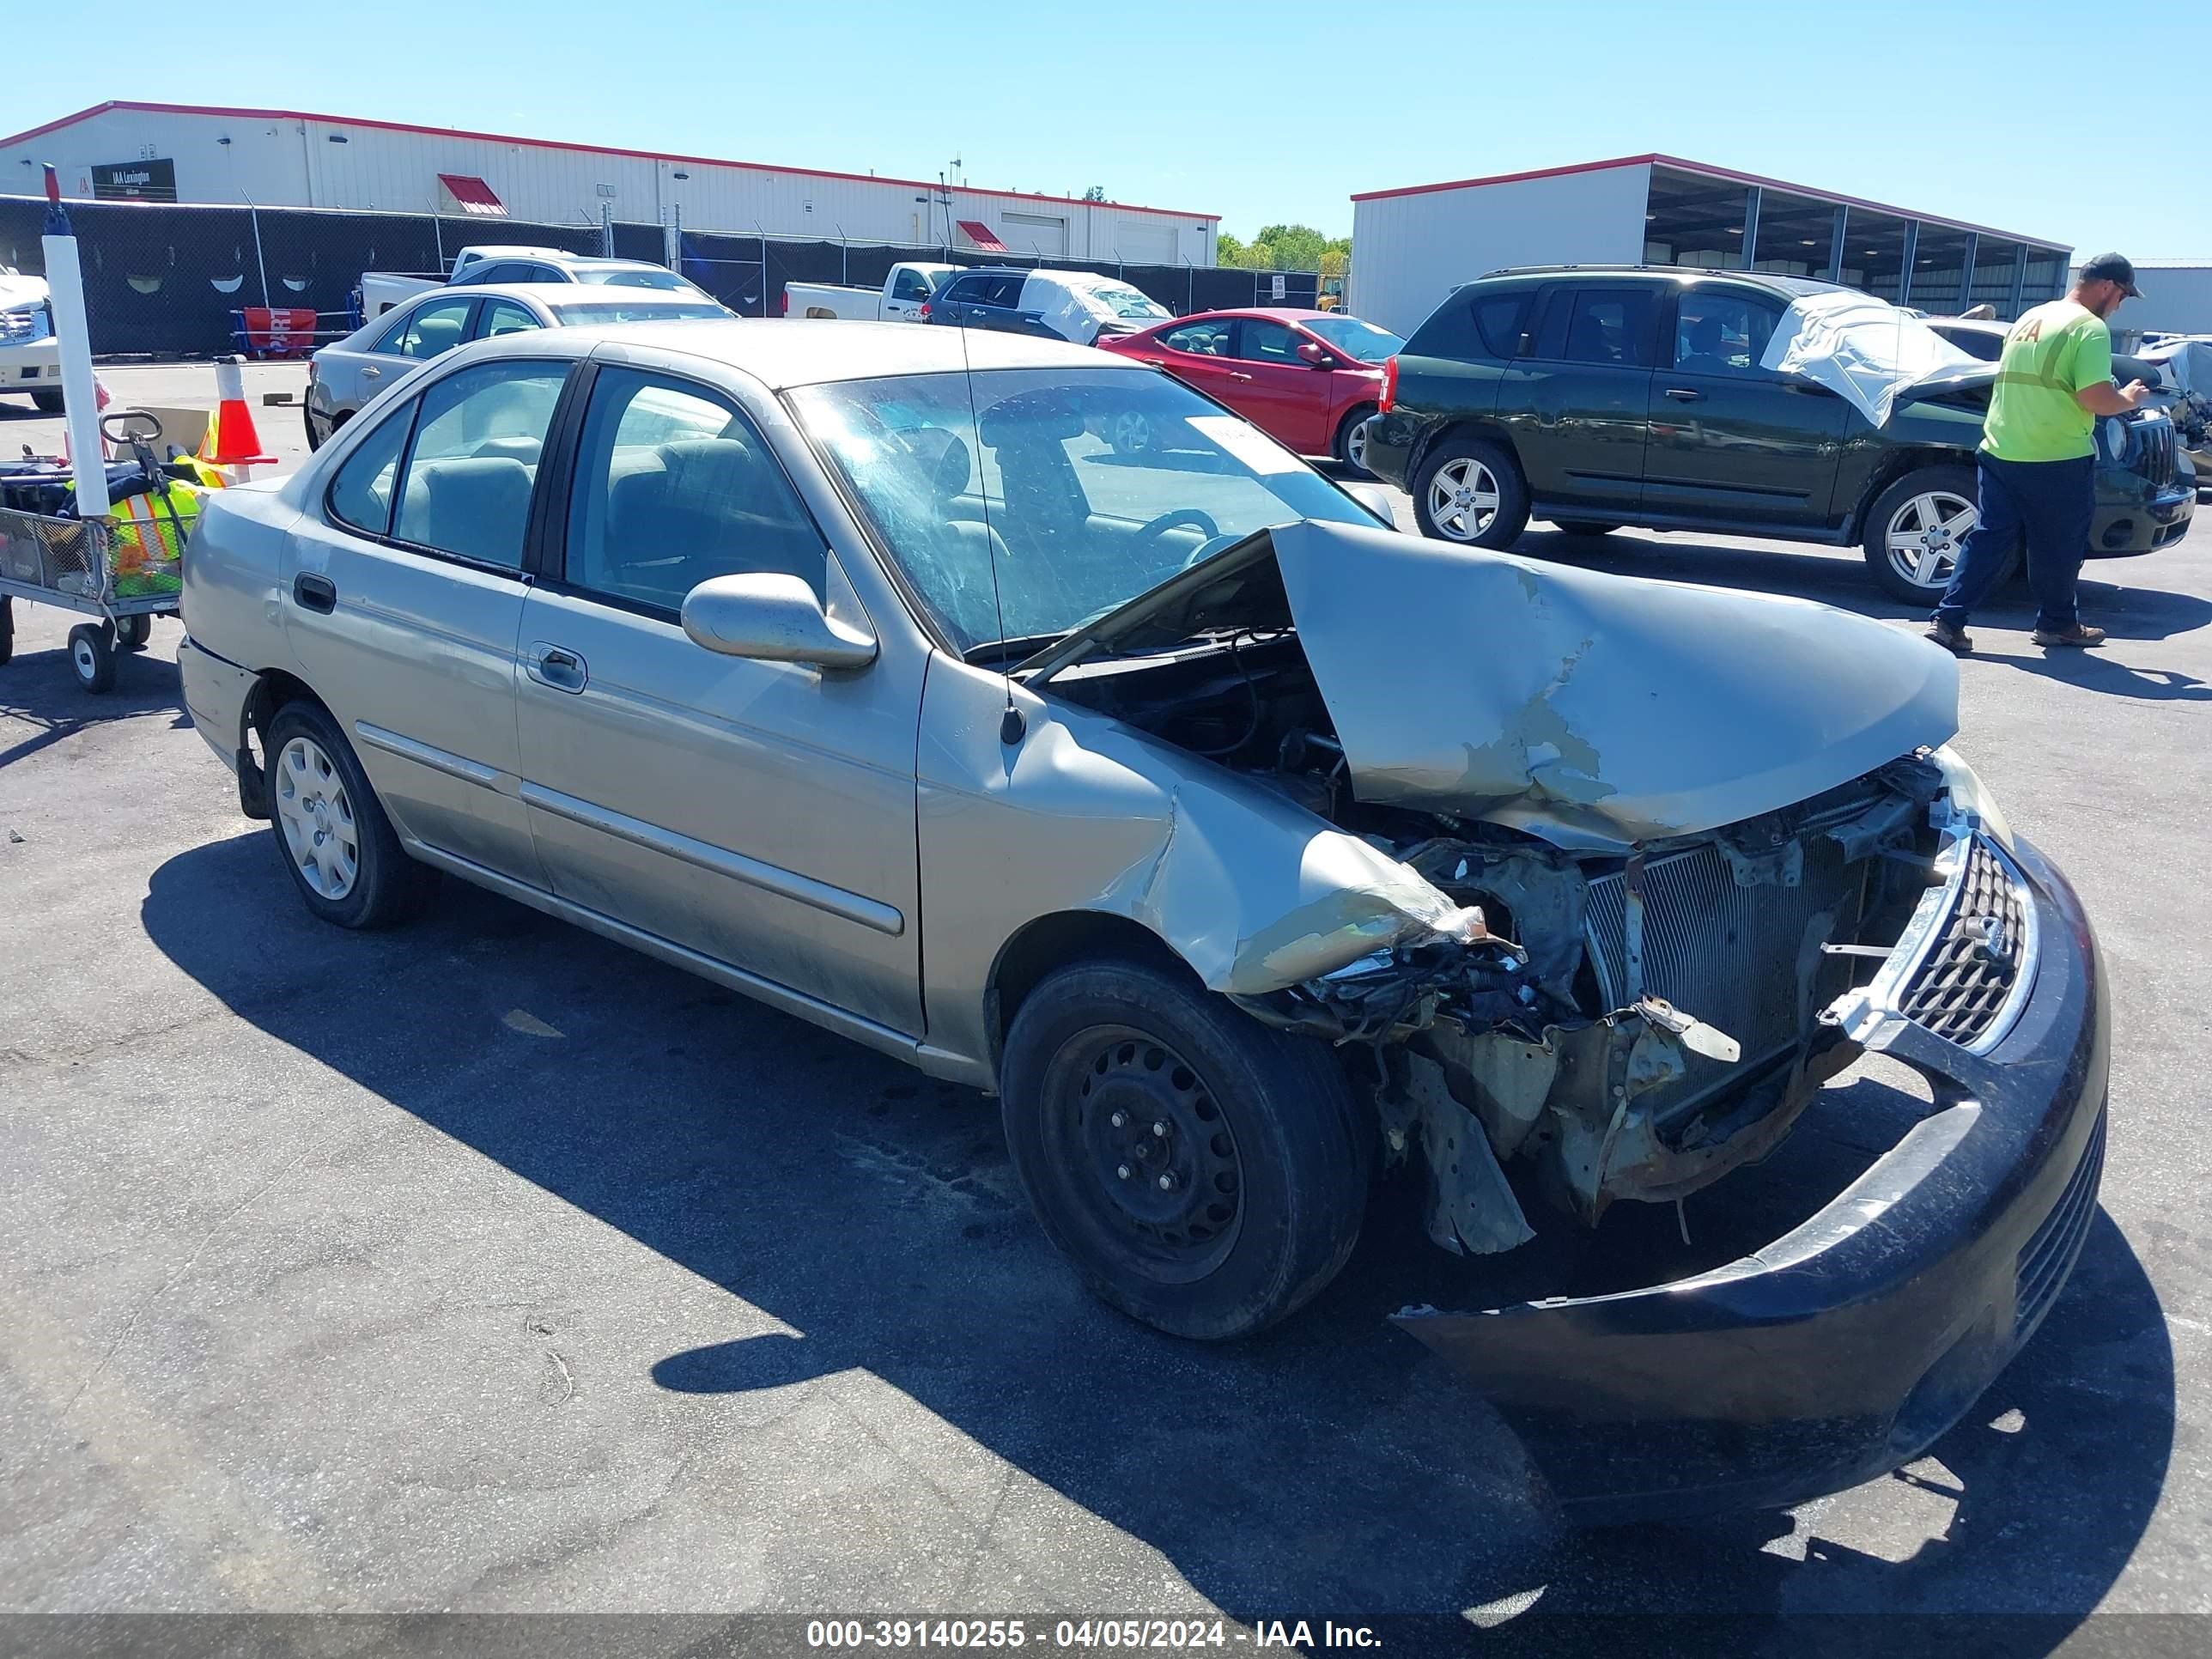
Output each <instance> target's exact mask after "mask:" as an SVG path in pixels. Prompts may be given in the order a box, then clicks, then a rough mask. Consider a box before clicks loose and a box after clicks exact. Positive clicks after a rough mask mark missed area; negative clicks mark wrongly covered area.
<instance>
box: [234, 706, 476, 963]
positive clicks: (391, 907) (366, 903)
mask: <svg viewBox="0 0 2212 1659" xmlns="http://www.w3.org/2000/svg"><path fill="white" fill-rule="evenodd" d="M263 750H264V753H265V754H267V755H268V756H269V757H270V759H269V800H270V806H271V807H272V808H273V809H274V810H273V811H271V812H270V831H271V834H272V836H273V837H274V839H275V841H276V853H277V856H278V857H279V858H281V859H282V860H283V862H284V868H285V869H286V871H288V872H289V873H290V875H291V878H292V884H293V886H294V887H295V888H297V889H298V890H299V894H300V897H301V900H302V901H303V902H305V903H306V905H307V908H308V909H309V910H311V911H313V913H314V914H315V915H317V916H319V918H321V919H322V920H323V921H327V922H330V923H331V924H332V925H333V926H334V927H389V926H390V925H391V924H392V923H393V922H396V921H404V920H405V919H406V918H407V917H409V916H410V915H414V914H415V912H416V910H418V909H419V908H421V907H422V901H423V899H424V898H425V897H426V896H428V893H429V890H430V887H431V884H432V883H433V882H434V881H435V874H434V872H431V871H429V870H428V869H426V868H424V867H423V866H422V865H419V864H417V863H416V862H415V861H414V860H412V859H410V858H409V857H408V856H407V854H406V851H405V849H404V848H402V847H401V846H400V844H399V837H398V834H397V833H396V832H395V831H394V830H393V829H392V821H391V819H389V818H388V817H386V816H385V813H384V807H383V805H382V804H381V803H380V802H379V801H378V800H377V799H376V791H375V790H374V789H373V788H372V787H370V786H369V781H368V775H366V774H365V773H363V772H362V769H361V762H360V761H359V760H358V759H357V758H356V757H355V755H354V752H353V747H352V745H351V744H348V743H347V742H346V740H345V738H344V736H343V733H341V732H339V730H338V727H337V721H335V720H332V719H331V717H330V715H329V714H326V713H325V712H324V711H323V710H322V709H321V708H319V707H317V706H316V705H315V704H313V703H311V702H288V703H286V704H285V705H284V706H283V708H280V709H278V710H277V711H276V718H275V719H274V720H270V722H269V730H268V732H267V735H266V737H265V738H264V744H263Z"/></svg>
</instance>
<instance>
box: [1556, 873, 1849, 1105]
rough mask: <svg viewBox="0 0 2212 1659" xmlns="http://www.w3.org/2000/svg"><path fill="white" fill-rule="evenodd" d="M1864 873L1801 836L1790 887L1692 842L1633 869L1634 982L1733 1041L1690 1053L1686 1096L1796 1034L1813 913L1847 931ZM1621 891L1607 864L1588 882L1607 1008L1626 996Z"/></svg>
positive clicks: (1840, 933) (1682, 1091) (1782, 1046)
mask: <svg viewBox="0 0 2212 1659" xmlns="http://www.w3.org/2000/svg"><path fill="white" fill-rule="evenodd" d="M1865 880H1866V871H1865V866H1863V865H1850V864H1846V863H1845V862H1844V855H1843V853H1842V851H1841V849H1839V848H1838V847H1837V846H1836V845H1835V843H1834V842H1831V841H1828V840H1826V838H1825V837H1820V836H1812V837H1808V839H1807V841H1806V842H1805V865H1804V879H1803V880H1802V882H1801V883H1800V884H1798V885H1796V886H1795V887H1784V886H1779V885H1772V884H1769V885H1765V886H1759V887H1739V886H1737V885H1736V882H1735V872H1733V871H1732V870H1731V869H1730V868H1729V862H1728V860H1727V859H1726V858H1724V857H1723V855H1722V854H1721V852H1720V849H1719V848H1715V847H1711V846H1706V847H1697V848H1691V849H1689V850H1688V851H1686V852H1681V853H1670V854H1667V855H1666V856H1664V857H1662V858H1655V859H1653V860H1650V862H1649V863H1648V864H1646V865H1645V866H1644V990H1645V991H1646V992H1648V993H1650V994H1652V995H1655V996H1662V997H1664V998H1666V999H1667V1000H1668V1001H1669V1002H1671V1003H1673V1004H1674V1006H1676V1007H1678V1008H1680V1009H1681V1010H1682V1011H1683V1012H1685V1013H1689V1014H1694V1015H1696V1016H1697V1018H1699V1019H1701V1020H1704V1021H1705V1024H1708V1025H1713V1026H1717V1027H1718V1028H1719V1029H1720V1030H1723V1031H1725V1032H1727V1033H1728V1034H1729V1036H1732V1037H1734V1038H1735V1040H1736V1041H1737V1042H1740V1043H1741V1045H1742V1046H1743V1058H1742V1060H1741V1061H1740V1062H1738V1063H1737V1064H1736V1065H1734V1066H1729V1065H1723V1064H1722V1063H1720V1062H1718V1061H1713V1060H1699V1059H1697V1058H1696V1057H1694V1056H1693V1057H1692V1060H1691V1069H1690V1074H1689V1076H1688V1077H1687V1078H1686V1079H1685V1080H1684V1082H1683V1084H1682V1085H1680V1086H1679V1091H1678V1093H1679V1099H1678V1101H1677V1102H1675V1103H1670V1104H1682V1103H1687V1102H1688V1101H1689V1100H1690V1099H1692V1098H1693V1097H1696V1096H1699V1095H1701V1094H1703V1093H1705V1091H1706V1090H1708V1089H1710V1088H1711V1087H1714V1086H1715V1085H1718V1084H1721V1083H1723V1082H1725V1081H1727V1080H1728V1079H1729V1078H1730V1077H1731V1076H1737V1077H1740V1076H1741V1075H1742V1074H1743V1072H1744V1070H1745V1069H1746V1068H1747V1067H1753V1066H1758V1065H1759V1064H1761V1063H1762V1062H1764V1061H1766V1060H1771V1059H1772V1058H1774V1057H1775V1056H1776V1055H1777V1054H1783V1053H1785V1052H1786V1051H1788V1050H1789V1049H1790V1048H1791V1047H1792V1046H1793V1045H1795V1043H1796V1041H1797V1036H1798V1018H1799V1005H1798V985H1797V975H1798V957H1799V953H1800V951H1802V949H1803V947H1804V942H1805V932H1806V928H1807V927H1808V924H1809V923H1810V922H1811V921H1812V919H1813V918H1814V916H1815V915H1819V914H1820V913H1821V912H1823V911H1828V910H1836V911H1839V912H1841V913H1843V920H1842V925H1840V926H1839V927H1838V928H1837V930H1836V933H1835V936H1836V937H1839V938H1848V937H1850V927H1851V924H1852V922H1853V921H1855V919H1856V917H1857V911H1858V906H1859V904H1860V902H1861V898H1862V894H1863V888H1864V884H1865ZM1626 908H1627V890H1626V878H1625V877H1624V876H1623V875H1622V874H1621V873H1620V872H1615V873H1613V874H1611V875H1606V876H1600V877H1597V878H1594V879H1593V880H1592V881H1591V882H1590V884H1589V931H1588V944H1589V956H1590V965H1591V968H1592V969H1593V970H1594V971H1595V973H1596V975H1597V980H1598V986H1599V990H1600V992H1601V995H1602V996H1603V998H1604V1000H1605V1006H1607V1007H1608V1008H1618V1007H1621V1006H1625V1005H1626V1003H1627V1002H1628V1000H1629V997H1628V988H1627V987H1628V969H1627V960H1626V958H1627V945H1626Z"/></svg>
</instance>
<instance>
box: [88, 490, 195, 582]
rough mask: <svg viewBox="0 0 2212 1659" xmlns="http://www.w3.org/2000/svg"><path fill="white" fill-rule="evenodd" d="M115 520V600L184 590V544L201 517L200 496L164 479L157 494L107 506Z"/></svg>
mask: <svg viewBox="0 0 2212 1659" xmlns="http://www.w3.org/2000/svg"><path fill="white" fill-rule="evenodd" d="M107 510H108V512H109V513H111V514H112V515H113V517H114V520H115V524H114V530H113V532H112V534H113V539H114V551H113V554H112V561H113V563H114V567H115V592H116V596H117V597H118V599H136V598H143V597H144V596H145V595H147V594H149V593H174V592H177V591H178V590H179V588H180V587H182V586H184V580H183V574H182V570H183V567H182V565H181V564H180V562H179V561H181V560H182V559H183V557H184V553H185V538H187V537H189V536H190V535H191V531H192V524H193V522H194V520H197V518H198V517H199V513H200V492H199V491H198V489H196V488H195V487H193V486H192V485H191V484H188V483H183V482H181V481H180V480H177V479H167V480H164V481H163V482H162V483H161V485H160V486H159V487H158V488H156V489H149V490H147V491H144V492H143V493H142V494H139V495H125V497H124V498H123V499H122V500H121V501H112V502H110V503H109V504H108V508H107Z"/></svg>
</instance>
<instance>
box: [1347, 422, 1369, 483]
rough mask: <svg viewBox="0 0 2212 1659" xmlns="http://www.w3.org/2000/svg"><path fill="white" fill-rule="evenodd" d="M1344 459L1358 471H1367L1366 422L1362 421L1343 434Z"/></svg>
mask: <svg viewBox="0 0 2212 1659" xmlns="http://www.w3.org/2000/svg"><path fill="white" fill-rule="evenodd" d="M1344 459H1346V460H1347V461H1349V462H1351V463H1352V465H1353V466H1355V467H1357V468H1358V470H1359V471H1362V472H1364V471H1367V422H1364V421H1362V422H1359V424H1358V425H1357V426H1355V427H1353V428H1352V430H1351V431H1350V432H1348V433H1346V435H1345V439H1344Z"/></svg>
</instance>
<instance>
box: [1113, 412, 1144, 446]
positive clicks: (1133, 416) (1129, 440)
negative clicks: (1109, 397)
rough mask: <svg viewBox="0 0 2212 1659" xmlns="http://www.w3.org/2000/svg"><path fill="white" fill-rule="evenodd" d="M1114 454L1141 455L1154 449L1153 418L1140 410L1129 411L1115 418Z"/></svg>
mask: <svg viewBox="0 0 2212 1659" xmlns="http://www.w3.org/2000/svg"><path fill="white" fill-rule="evenodd" d="M1113 443H1114V452H1115V453H1116V454H1117V455H1141V454H1143V453H1144V452H1145V451H1146V450H1148V449H1150V448H1151V447H1152V418H1151V416H1147V415H1146V414H1145V413H1143V412H1142V411H1141V410H1125V411H1124V412H1123V413H1121V414H1120V415H1116V416H1115V417H1114V436H1113Z"/></svg>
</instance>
